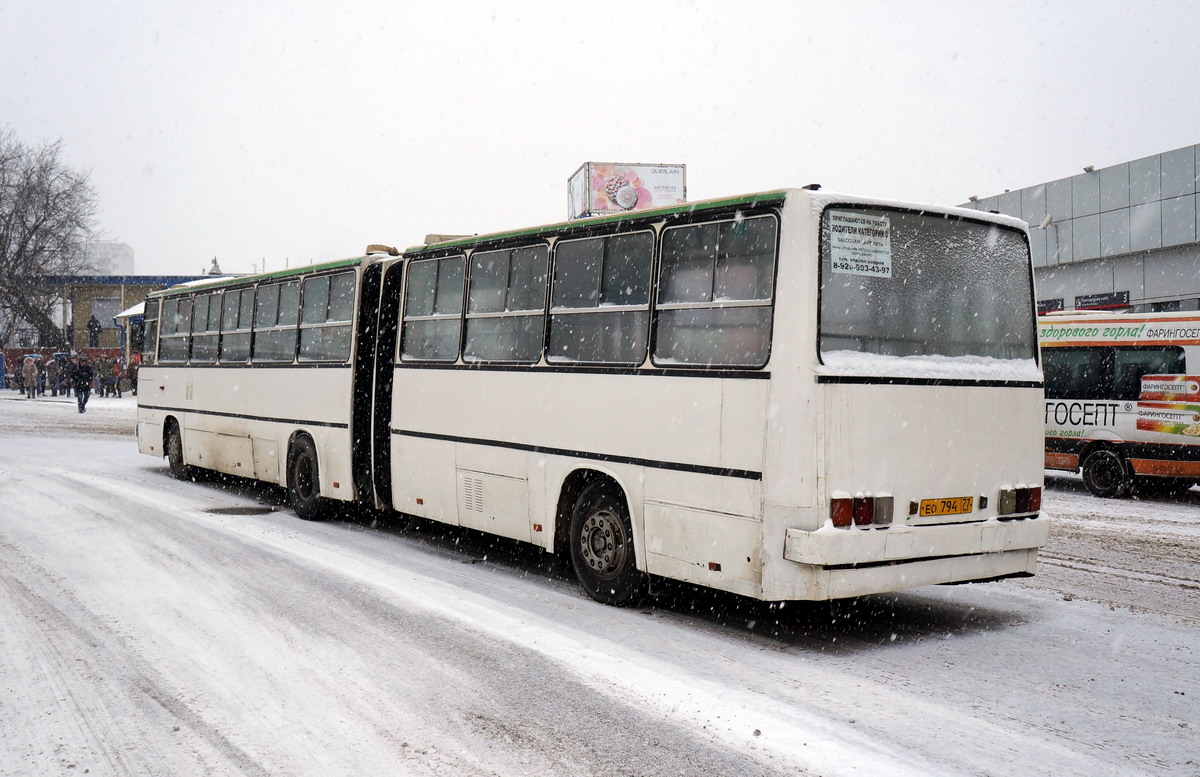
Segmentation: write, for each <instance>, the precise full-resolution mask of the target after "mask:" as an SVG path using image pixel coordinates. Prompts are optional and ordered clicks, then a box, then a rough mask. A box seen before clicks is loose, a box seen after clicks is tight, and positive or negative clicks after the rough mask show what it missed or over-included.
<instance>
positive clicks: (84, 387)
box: [73, 356, 96, 413]
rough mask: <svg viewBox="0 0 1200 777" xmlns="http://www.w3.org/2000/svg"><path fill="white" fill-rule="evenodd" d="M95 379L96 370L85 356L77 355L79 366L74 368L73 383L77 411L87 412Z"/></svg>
mask: <svg viewBox="0 0 1200 777" xmlns="http://www.w3.org/2000/svg"><path fill="white" fill-rule="evenodd" d="M95 379H96V370H95V369H94V368H93V367H92V365H91V364H89V363H88V360H87V357H86V356H80V357H79V366H77V367H76V368H75V375H74V381H73V382H74V385H75V399H76V400H77V401H78V402H79V412H81V413H86V412H87V403H88V398H90V397H91V395H92V381H94V380H95Z"/></svg>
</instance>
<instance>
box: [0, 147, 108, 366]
mask: <svg viewBox="0 0 1200 777" xmlns="http://www.w3.org/2000/svg"><path fill="white" fill-rule="evenodd" d="M62 148H63V146H62V141H61V140H58V141H54V142H52V143H45V144H44V145H42V146H40V147H36V148H35V147H32V146H26V145H25V144H23V143H21V141H19V140H18V139H17V137H16V135H15V134H14V133H13V132H12V131H11V130H9V129H0V332H2V333H5V334H7V333H8V332H11V330H12V328H13V326H14V325H15V322H17V321H21V320H23V321H25V322H27V323H28V325H29V326H32V327H33V328H34V329H36V330H37V332H38V339H39V341H40V342H42V343H44V344H47V345H61V344H62V343H63V342H64V338H63V333H62V331H61V330H60V329H59V328H58V326H57V325H56V324H55V322H54V318H53V316H52V315H51V314H52V312H53V310H54V307H55V304H56V303H57V302H59V301H60V300H61V294H62V286H61V285H58V286H54V285H51V284H50V283H48V282H47V279H48V278H50V277H54V276H57V277H59V278H68V277H70V276H74V275H78V274H79V273H80V271H81V270H82V269H83V247H84V245H85V244H86V243H87V241H88V240H89V238H90V237H91V235H92V229H93V224H94V220H95V217H96V193H95V191H94V190H93V189H92V187H91V186H90V185H89V184H88V176H87V174H86V173H82V172H79V171H76V170H72V169H70V168H68V167H67V166H66V165H65V164H64V163H63V161H62V159H61V155H62ZM60 284H61V282H60Z"/></svg>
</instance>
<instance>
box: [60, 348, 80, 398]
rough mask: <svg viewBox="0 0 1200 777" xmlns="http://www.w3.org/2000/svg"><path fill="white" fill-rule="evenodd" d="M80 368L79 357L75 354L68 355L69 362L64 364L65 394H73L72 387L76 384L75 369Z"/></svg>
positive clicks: (63, 380)
mask: <svg viewBox="0 0 1200 777" xmlns="http://www.w3.org/2000/svg"><path fill="white" fill-rule="evenodd" d="M77 369H79V359H78V358H77V357H74V356H68V357H67V363H66V364H64V365H63V375H62V382H63V394H64V395H65V396H68V397H69V396H71V389H72V388H74V386H75V370H77Z"/></svg>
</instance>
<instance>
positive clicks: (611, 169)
mask: <svg viewBox="0 0 1200 777" xmlns="http://www.w3.org/2000/svg"><path fill="white" fill-rule="evenodd" d="M685 202H687V166H686V165H652V164H641V163H638V164H609V163H604V162H584V163H583V164H582V165H580V167H579V169H578V170H576V171H575V173H574V174H573V175H572V176H571V177H570V178H568V179H567V218H570V219H581V218H586V217H588V216H599V215H602V214H606V213H628V212H630V211H636V210H649V209H650V208H661V207H664V206H668V205H681V204H683V203H685Z"/></svg>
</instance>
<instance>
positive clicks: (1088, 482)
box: [1083, 448, 1132, 499]
mask: <svg viewBox="0 0 1200 777" xmlns="http://www.w3.org/2000/svg"><path fill="white" fill-rule="evenodd" d="M1131 482H1132V478H1130V477H1129V468H1128V467H1127V466H1126V465H1125V459H1124V458H1123V457H1122V456H1121V454H1119V453H1117V452H1116V451H1114V450H1112V449H1111V448H1100V449H1099V450H1095V451H1092V452H1091V453H1090V454H1088V457H1087V458H1086V459H1084V460H1083V485H1084V486H1086V487H1087V490H1088V491H1090V492H1091V493H1092V495H1093V496H1098V497H1101V498H1102V499H1111V498H1113V497H1118V496H1123V495H1125V494H1126V493H1127V492H1128V491H1129V486H1130V483H1131Z"/></svg>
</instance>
